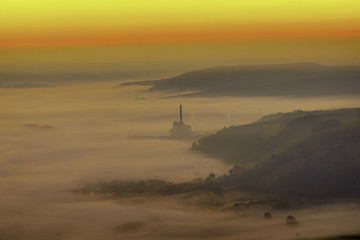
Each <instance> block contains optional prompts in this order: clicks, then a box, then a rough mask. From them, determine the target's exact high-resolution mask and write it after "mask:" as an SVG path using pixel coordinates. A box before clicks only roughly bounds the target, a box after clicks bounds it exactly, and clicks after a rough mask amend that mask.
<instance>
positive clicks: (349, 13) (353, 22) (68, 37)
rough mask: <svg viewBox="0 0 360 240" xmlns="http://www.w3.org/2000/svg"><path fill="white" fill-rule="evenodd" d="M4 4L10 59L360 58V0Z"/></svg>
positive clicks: (3, 47) (0, 28)
mask: <svg viewBox="0 0 360 240" xmlns="http://www.w3.org/2000/svg"><path fill="white" fill-rule="evenodd" d="M1 5H2V6H1V9H0V51H1V53H2V57H0V64H3V65H4V64H5V65H6V64H7V65H8V64H16V63H25V64H28V63H29V62H35V63H36V62H39V63H40V64H41V63H46V62H55V63H59V62H61V63H66V62H67V61H68V60H69V59H70V61H71V59H75V61H78V62H84V61H85V62H87V61H89V59H92V60H91V61H92V62H100V63H101V62H105V63H111V62H134V61H135V62H138V61H145V62H156V61H165V62H166V61H174V60H177V61H185V62H186V61H213V63H215V62H217V63H221V62H225V63H226V62H227V61H230V63H235V62H236V61H238V62H239V63H246V62H249V63H252V62H255V63H257V62H267V63H269V62H272V61H283V62H289V61H315V62H320V63H330V64H344V63H351V64H358V63H359V62H360V60H359V55H360V47H359V44H358V43H359V40H360V16H359V14H358V13H359V12H360V2H359V1H357V0H342V1H337V0H254V1H238V0H224V1H218V0H197V1H192V0H182V1H166V0H151V1H149V0H121V1H119V0H102V1H99V0H87V1H85V0H61V1H60V0H52V1H50V0H37V1H28V0H3V1H2V3H1ZM29 49H30V50H29ZM26 59H31V61H29V60H26ZM209 64H211V63H209Z"/></svg>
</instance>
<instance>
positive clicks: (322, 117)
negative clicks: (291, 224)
mask: <svg viewBox="0 0 360 240" xmlns="http://www.w3.org/2000/svg"><path fill="white" fill-rule="evenodd" d="M193 150H196V151H200V152H203V153H206V154H209V155H211V156H215V157H219V158H222V159H224V160H225V161H228V162H231V163H234V164H238V165H240V168H238V169H242V170H241V171H240V172H241V173H238V174H232V176H230V177H227V178H224V179H223V181H224V183H227V184H229V185H232V186H233V187H235V188H238V189H243V190H244V189H246V190H249V191H256V192H261V193H277V194H284V195H291V196H302V197H306V196H307V197H312V198H314V197H354V196H360V174H359V172H360V112H359V109H341V110H332V111H313V112H302V111H295V112H292V113H286V114H274V115H270V116H266V117H264V118H262V119H260V120H259V121H257V122H255V123H252V124H248V125H241V126H233V127H230V128H225V129H223V130H221V131H219V132H217V133H216V134H215V135H211V136H208V137H204V138H202V139H200V140H199V142H198V143H197V144H196V143H195V144H193Z"/></svg>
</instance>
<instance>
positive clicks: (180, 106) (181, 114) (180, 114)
mask: <svg viewBox="0 0 360 240" xmlns="http://www.w3.org/2000/svg"><path fill="white" fill-rule="evenodd" d="M182 122H183V121H182V105H180V123H182Z"/></svg>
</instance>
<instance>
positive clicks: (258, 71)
mask: <svg viewBox="0 0 360 240" xmlns="http://www.w3.org/2000/svg"><path fill="white" fill-rule="evenodd" d="M359 79H360V67H357V66H324V65H320V64H314V63H291V64H272V65H241V66H225V67H214V68H207V69H202V70H197V71H193V72H188V73H184V74H181V75H178V76H176V77H173V78H168V79H162V80H154V81H139V82H128V83H124V84H122V86H127V85H149V86H151V87H150V89H149V91H169V92H172V93H173V94H174V95H173V96H180V95H181V96H197V97H200V96H206V97H212V96H319V95H357V94H359V92H360V80H359ZM179 92H180V95H178V94H179Z"/></svg>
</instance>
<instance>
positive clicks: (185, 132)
mask: <svg viewBox="0 0 360 240" xmlns="http://www.w3.org/2000/svg"><path fill="white" fill-rule="evenodd" d="M191 135H192V132H191V126H189V125H185V123H184V122H183V116H182V105H180V122H173V128H172V129H170V137H172V138H188V137H191Z"/></svg>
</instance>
